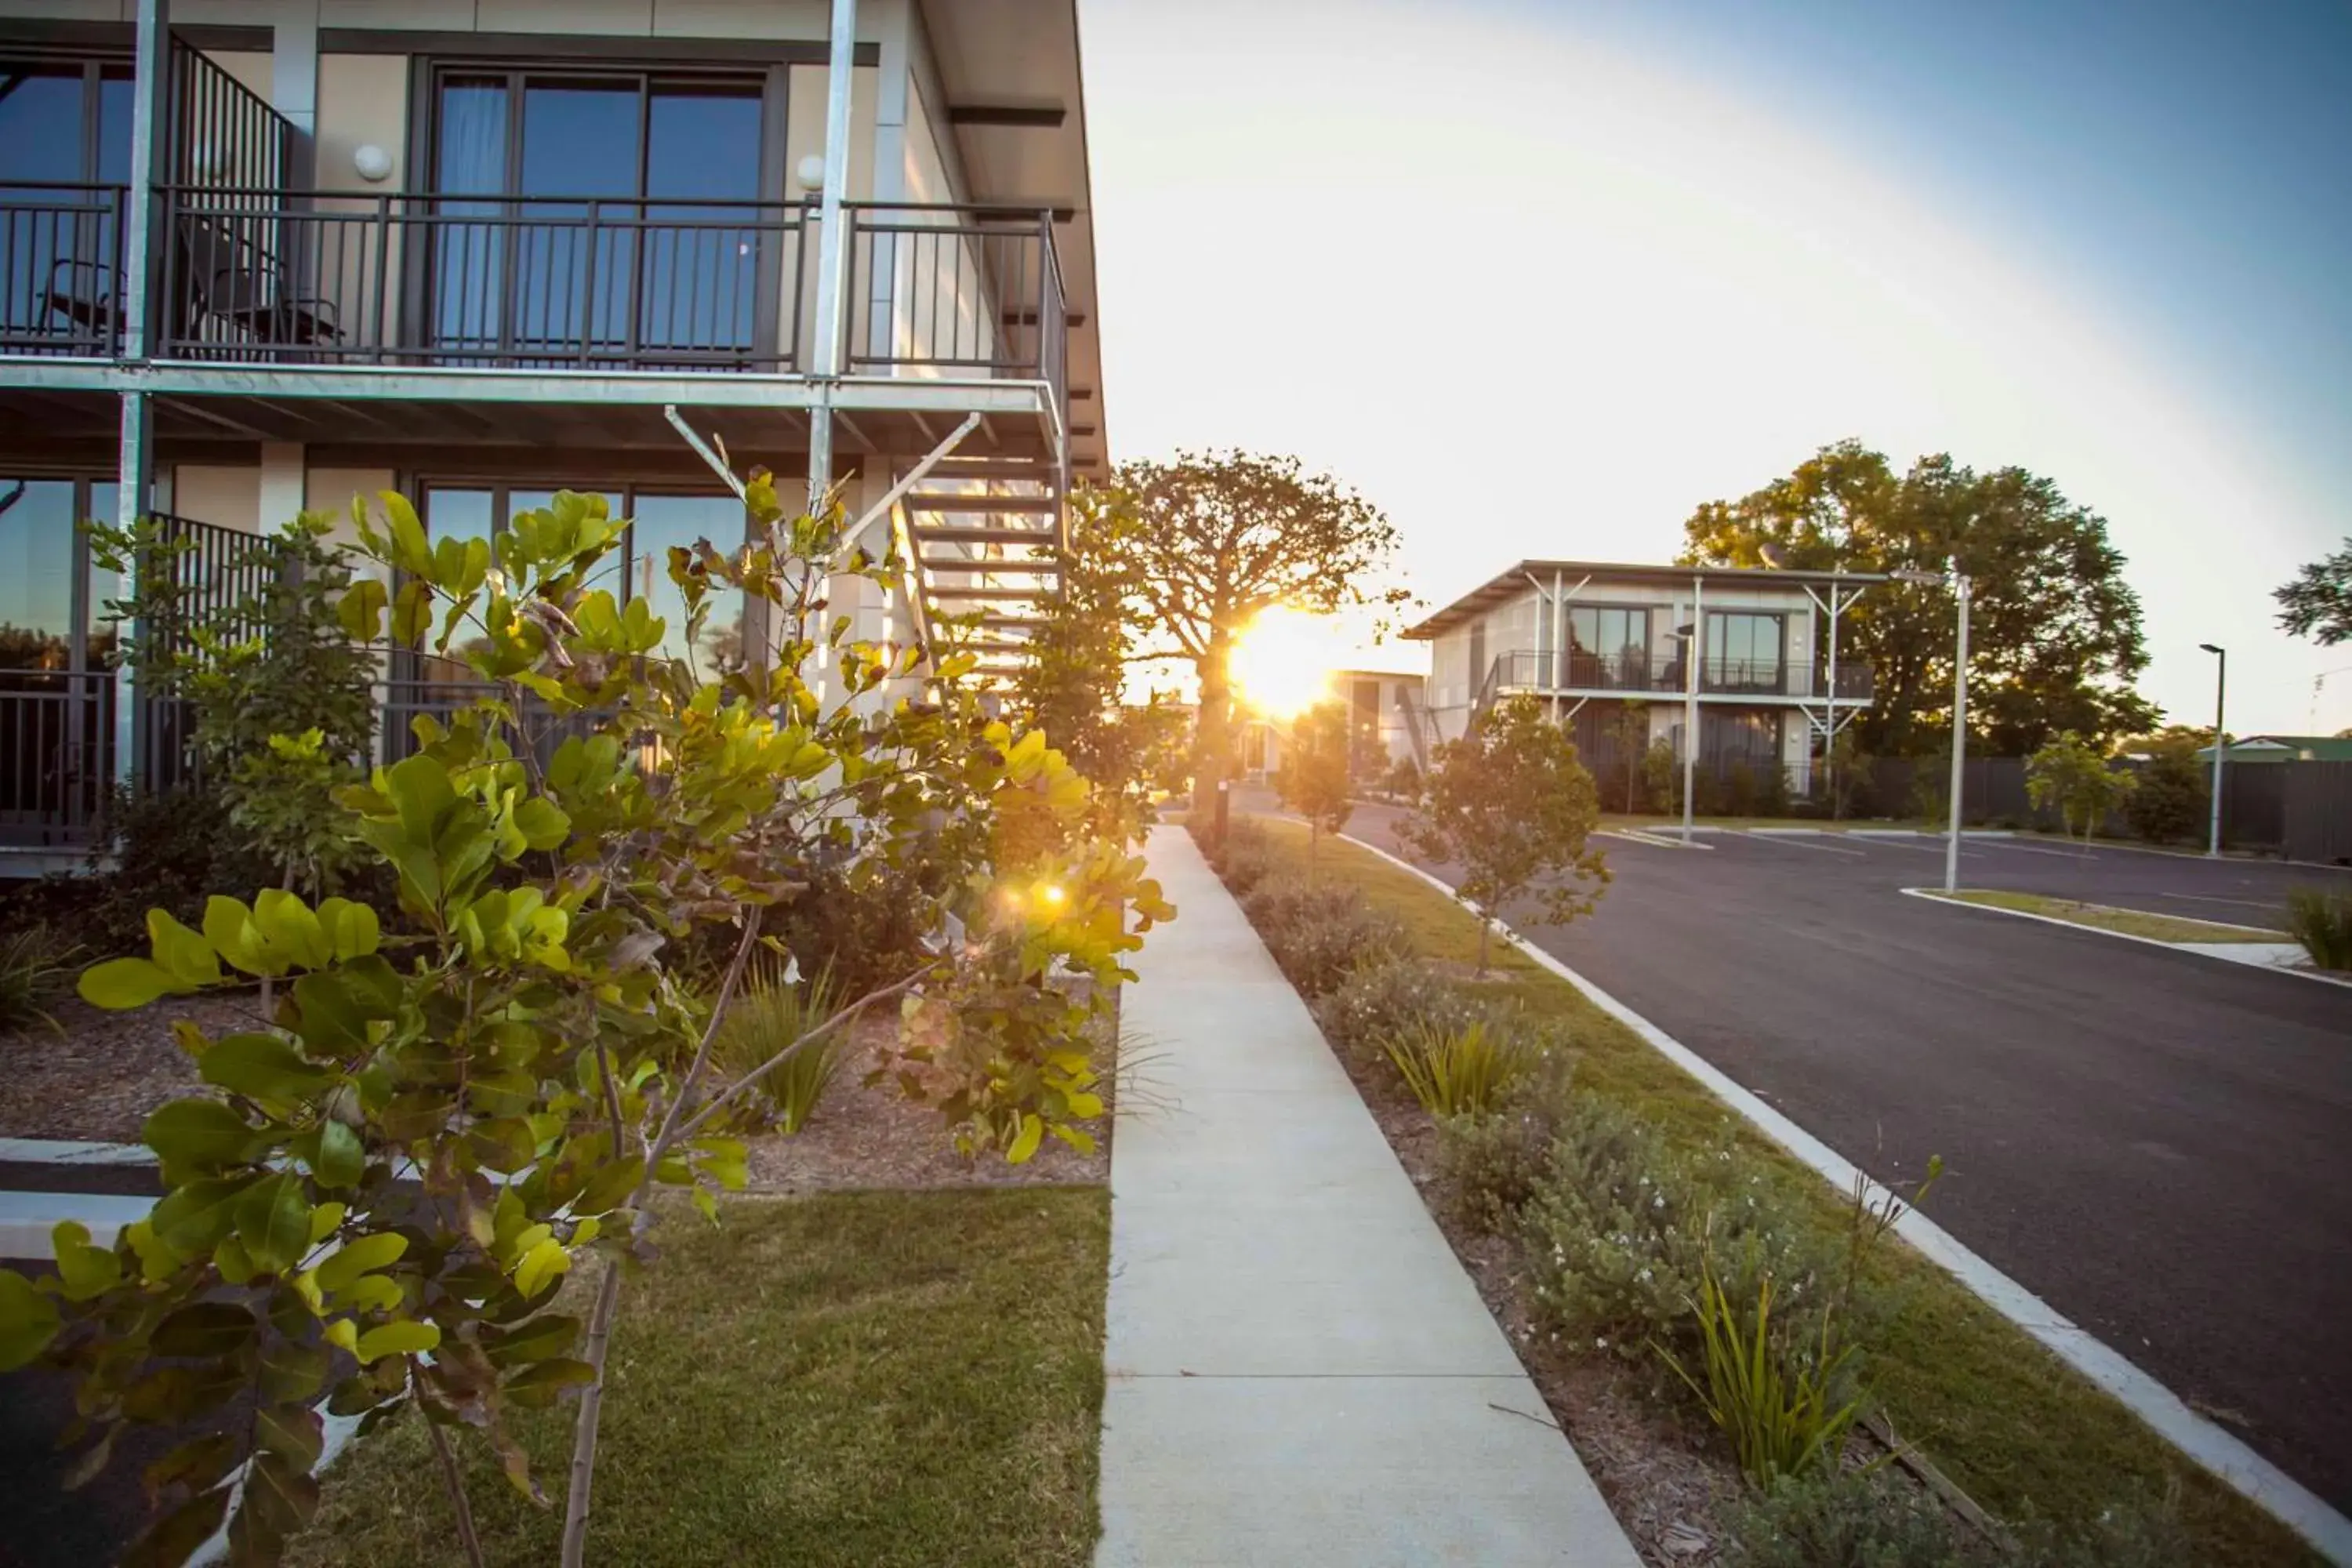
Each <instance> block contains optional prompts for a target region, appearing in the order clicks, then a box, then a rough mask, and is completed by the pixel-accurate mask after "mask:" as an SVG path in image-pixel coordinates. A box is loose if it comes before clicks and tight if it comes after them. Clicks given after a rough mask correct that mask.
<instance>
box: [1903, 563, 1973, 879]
mask: <svg viewBox="0 0 2352 1568" xmlns="http://www.w3.org/2000/svg"><path fill="white" fill-rule="evenodd" d="M1894 575H1895V578H1896V579H1897V580H1898V581H1901V582H1905V583H1949V584H1951V585H1952V593H1953V595H1954V597H1956V598H1957V599H1958V601H1959V628H1958V632H1957V634H1956V635H1955V637H1954V639H1953V641H1954V647H1953V652H1952V787H1951V813H1950V822H1949V825H1948V826H1947V828H1946V829H1945V835H1944V891H1946V892H1948V893H1957V892H1958V891H1959V890H1960V791H1961V788H1962V785H1963V781H1964V779H1965V776H1966V775H1965V772H1964V769H1963V763H1965V761H1966V758H1967V752H1968V744H1969V579H1968V574H1966V573H1964V572H1962V571H1961V570H1960V568H1959V563H1958V562H1957V561H1955V562H1954V563H1952V564H1951V566H1950V567H1949V569H1948V570H1947V571H1943V572H1922V571H1917V570H1916V569H1915V570H1909V571H1903V572H1897V573H1895V574H1894Z"/></svg>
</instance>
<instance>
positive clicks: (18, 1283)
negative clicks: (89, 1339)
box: [0, 1268, 61, 1372]
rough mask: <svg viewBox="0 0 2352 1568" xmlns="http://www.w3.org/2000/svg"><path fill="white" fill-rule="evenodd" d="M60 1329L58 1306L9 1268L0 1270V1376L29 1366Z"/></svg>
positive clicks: (29, 1281)
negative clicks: (0, 1373)
mask: <svg viewBox="0 0 2352 1568" xmlns="http://www.w3.org/2000/svg"><path fill="white" fill-rule="evenodd" d="M60 1326H61V1323H60V1321H59V1319H58V1304H57V1302H56V1301H54V1300H51V1299H50V1298H49V1297H48V1295H47V1294H46V1293H45V1292H43V1291H40V1290H37V1289H34V1288H33V1282H32V1281H31V1280H30V1279H26V1278H25V1277H24V1276H23V1275H22V1274H19V1273H17V1272H16V1270H15V1269H13V1268H0V1372H14V1371H16V1369H17V1368H18V1367H20V1366H26V1365H29V1364H30V1363H31V1362H32V1360H33V1358H34V1357H35V1356H37V1355H39V1354H40V1353H41V1352H43V1351H45V1350H47V1349H48V1348H49V1342H50V1341H51V1340H53V1339H56V1338H57V1337H58V1328H59V1327H60Z"/></svg>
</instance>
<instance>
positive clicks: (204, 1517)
mask: <svg viewBox="0 0 2352 1568" xmlns="http://www.w3.org/2000/svg"><path fill="white" fill-rule="evenodd" d="M199 1440H200V1441H201V1439H199ZM228 1494H229V1489H228V1488H226V1487H225V1486H215V1487H214V1488H212V1489H210V1490H209V1491H202V1492H198V1493H197V1494H196V1495H195V1496H194V1497H192V1498H190V1499H189V1500H187V1501H186V1502H184V1503H182V1504H181V1505H180V1506H179V1507H177V1508H175V1509H173V1510H172V1511H171V1512H169V1513H167V1514H165V1515H164V1516H163V1518H161V1519H159V1520H157V1521H155V1522H154V1523H152V1524H151V1525H149V1526H148V1527H147V1528H146V1530H145V1531H142V1533H141V1535H140V1537H139V1539H138V1540H136V1541H134V1542H131V1546H130V1548H129V1550H127V1551H125V1552H123V1554H122V1559H121V1568H181V1565H182V1564H183V1563H186V1562H187V1560H188V1559H189V1558H191V1557H194V1555H195V1554H196V1549H197V1548H199V1547H201V1546H202V1545H204V1543H205V1542H207V1541H210V1540H211V1539H212V1538H213V1535H214V1533H215V1531H218V1530H219V1529H220V1523H221V1519H222V1517H223V1516H224V1515H226V1513H227V1512H228Z"/></svg>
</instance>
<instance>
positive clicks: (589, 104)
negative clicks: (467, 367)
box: [428, 68, 784, 368]
mask: <svg viewBox="0 0 2352 1568" xmlns="http://www.w3.org/2000/svg"><path fill="white" fill-rule="evenodd" d="M763 93H764V86H763V82H762V80H761V79H759V78H751V77H744V78H731V77H679V78H671V77H666V76H659V75H654V74H649V73H636V72H626V73H607V72H597V73H579V72H570V71H566V72H555V71H541V70H505V69H500V70H478V69H472V68H464V69H459V68H449V69H446V70H444V71H442V72H440V73H438V74H437V75H436V77H435V79H434V99H433V107H434V142H433V177H434V187H435V191H436V196H437V197H438V199H437V200H436V203H435V205H434V216H433V218H432V220H431V232H432V260H431V270H432V280H431V302H430V305H429V307H428V310H429V312H430V318H431V321H432V322H433V333H434V346H435V347H436V349H437V350H439V351H440V352H441V353H443V354H445V355H446V356H448V357H451V358H455V359H460V360H492V361H496V362H498V363H519V364H534V365H550V366H564V365H575V366H602V367H605V368H614V367H626V368H664V367H671V366H692V365H699V364H718V365H721V366H725V365H729V364H742V363H748V362H749V361H750V360H751V359H752V358H753V357H754V355H755V354H756V353H757V342H758V333H759V328H760V323H761V320H762V319H763V317H765V315H766V310H765V308H764V307H765V304H766V302H765V300H763V293H762V291H763V289H772V287H773V285H774V283H775V280H776V272H777V268H776V267H775V266H774V264H773V263H774V259H775V258H776V257H777V256H778V255H779V253H780V247H779V246H778V245H777V244H776V243H775V239H776V236H777V235H779V234H780V233H781V228H780V226H779V225H780V220H781V217H782V213H783V210H784V209H783V208H782V205H777V206H775V207H773V208H761V207H756V206H751V205H743V204H751V203H756V202H758V201H759V199H760V195H761V192H760V178H761V129H762V125H763V122H764V115H763Z"/></svg>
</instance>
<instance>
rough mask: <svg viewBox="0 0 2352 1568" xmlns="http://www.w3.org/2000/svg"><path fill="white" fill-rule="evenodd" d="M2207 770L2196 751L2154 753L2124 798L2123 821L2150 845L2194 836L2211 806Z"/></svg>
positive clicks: (2179, 749)
mask: <svg viewBox="0 0 2352 1568" xmlns="http://www.w3.org/2000/svg"><path fill="white" fill-rule="evenodd" d="M2205 791H2206V784H2205V770H2204V769H2202V768H2200V767H2199V766H2198V765H2197V758H2196V756H2195V754H2194V753H2192V752H2189V750H2188V749H2187V748H2186V747H2179V746H2173V747H2166V748H2163V749H2160V750H2158V751H2157V752H2154V753H2152V754H2151V755H2150V756H2149V757H2148V760H2147V766H2146V767H2144V768H2142V769H2141V770H2140V773H2139V787H2138V788H2137V789H2136V790H2134V791H2132V793H2131V794H2130V795H2126V796H2125V797H2124V820H2125V821H2126V822H2127V823H2129V824H2130V825H2131V830H2132V831H2133V832H2134V833H2137V834H2138V835H2139V836H2140V837H2142V838H2145V839H2147V841H2148V842H2149V843H2151V844H2169V843H2174V842H2177V841H2179V840H2180V839H2184V838H2195V837H2198V832H2199V829H2200V828H2201V827H2203V826H2205V823H2206V821H2207V812H2208V811H2209V810H2210V805H2209V804H2208V802H2209V799H2210V797H2209V796H2208V795H2206V793H2205Z"/></svg>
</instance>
